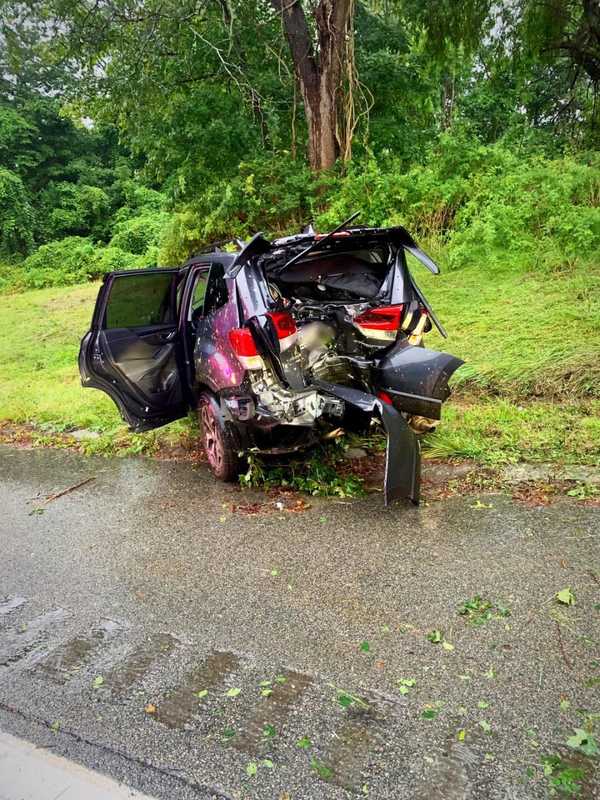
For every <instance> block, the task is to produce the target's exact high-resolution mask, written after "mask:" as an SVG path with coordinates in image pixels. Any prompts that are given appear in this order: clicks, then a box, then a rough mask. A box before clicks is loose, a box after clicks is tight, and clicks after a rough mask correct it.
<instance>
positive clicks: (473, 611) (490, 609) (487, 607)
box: [458, 594, 510, 625]
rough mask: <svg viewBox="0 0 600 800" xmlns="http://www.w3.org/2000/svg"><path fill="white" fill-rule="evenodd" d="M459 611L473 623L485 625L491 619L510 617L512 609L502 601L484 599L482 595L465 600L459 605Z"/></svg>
mask: <svg viewBox="0 0 600 800" xmlns="http://www.w3.org/2000/svg"><path fill="white" fill-rule="evenodd" d="M458 613H459V614H460V615H461V616H463V617H466V618H467V622H469V623H470V624H471V625H483V624H484V623H486V622H487V621H488V620H490V619H498V618H499V617H509V616H510V609H508V608H507V607H506V606H504V605H502V604H501V603H492V601H491V600H484V599H483V598H482V597H481V596H480V595H478V594H476V595H474V596H473V597H471V598H469V599H468V600H465V602H464V603H463V604H462V605H460V606H459V607H458Z"/></svg>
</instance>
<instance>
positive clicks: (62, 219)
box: [40, 182, 110, 241]
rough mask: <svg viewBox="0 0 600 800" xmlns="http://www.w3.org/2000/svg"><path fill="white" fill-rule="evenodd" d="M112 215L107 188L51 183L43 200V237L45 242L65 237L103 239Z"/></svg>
mask: <svg viewBox="0 0 600 800" xmlns="http://www.w3.org/2000/svg"><path fill="white" fill-rule="evenodd" d="M109 212H110V199H109V197H108V195H107V194H106V192H105V191H104V190H103V189H99V188H98V187H97V186H86V185H85V184H77V183H67V182H59V183H50V184H48V186H47V188H46V189H45V190H44V192H43V194H42V198H41V212H40V228H41V230H40V235H41V237H42V239H43V240H44V241H50V240H53V239H60V238H61V237H63V236H88V235H91V234H96V235H97V236H102V235H103V234H104V233H105V232H106V222H107V219H108V217H109Z"/></svg>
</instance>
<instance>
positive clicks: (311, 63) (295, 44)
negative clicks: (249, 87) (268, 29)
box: [271, 0, 353, 172]
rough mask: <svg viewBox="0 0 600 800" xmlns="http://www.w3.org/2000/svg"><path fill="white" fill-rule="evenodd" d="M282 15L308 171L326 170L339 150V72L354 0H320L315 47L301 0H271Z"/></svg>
mask: <svg viewBox="0 0 600 800" xmlns="http://www.w3.org/2000/svg"><path fill="white" fill-rule="evenodd" d="M271 2H272V4H273V6H274V7H275V9H276V10H277V12H278V13H280V14H281V19H282V22H283V27H284V31H285V36H286V39H287V41H288V44H289V47H290V52H291V56H292V61H293V64H294V69H295V71H296V75H297V76H298V82H299V84H300V91H301V92H302V99H303V103H304V113H305V116H306V123H307V126H308V160H309V163H310V166H311V168H312V169H313V170H315V171H316V172H317V171H320V170H324V169H331V167H333V165H334V164H335V160H336V158H337V157H338V154H339V147H338V141H337V137H336V129H337V119H338V113H339V100H340V95H341V85H340V84H341V76H342V68H343V65H344V59H345V53H346V48H345V37H346V35H347V33H348V28H349V22H350V18H351V13H352V8H353V0H320V2H319V5H318V6H317V8H316V10H315V13H314V17H315V25H316V32H317V47H316V48H315V46H314V45H313V39H312V36H311V32H310V29H309V27H308V23H307V20H306V16H305V14H304V11H303V9H302V6H301V4H300V0H271Z"/></svg>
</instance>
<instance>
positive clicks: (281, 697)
mask: <svg viewBox="0 0 600 800" xmlns="http://www.w3.org/2000/svg"><path fill="white" fill-rule="evenodd" d="M282 676H283V677H284V678H285V683H277V682H274V683H273V684H272V694H270V695H269V696H268V697H264V698H261V699H260V700H259V703H258V707H257V708H256V710H255V712H254V714H253V716H252V718H251V719H250V721H249V723H248V726H247V728H246V729H245V730H244V731H243V732H242V733H241V734H240V736H239V737H236V738H235V739H234V740H233V741H232V745H233V747H235V748H236V750H240V751H241V752H243V753H248V754H250V755H254V756H259V755H261V754H264V753H265V752H267V751H268V750H269V749H271V747H272V744H273V741H272V739H270V738H269V737H266V736H265V735H264V731H265V726H267V725H272V726H273V727H274V728H275V730H276V731H277V733H278V734H280V729H281V728H282V726H283V724H284V723H285V721H286V719H287V717H288V715H289V713H290V711H291V710H292V707H293V705H294V703H297V702H298V701H299V700H300V698H301V697H302V695H303V694H304V692H305V691H306V689H307V688H308V687H309V686H310V685H311V683H312V678H311V677H310V676H309V675H305V674H303V673H301V672H294V671H293V670H286V671H285V672H283V673H282Z"/></svg>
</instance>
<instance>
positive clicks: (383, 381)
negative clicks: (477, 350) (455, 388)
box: [373, 341, 464, 419]
mask: <svg viewBox="0 0 600 800" xmlns="http://www.w3.org/2000/svg"><path fill="white" fill-rule="evenodd" d="M462 364H464V361H461V359H460V358H456V356H453V355H450V353H440V352H438V351H437V350H428V349H427V348H426V347H414V346H413V345H411V344H408V342H407V341H401V342H398V344H396V345H394V347H393V348H392V349H391V350H390V351H389V352H388V353H387V354H386V355H385V356H384V357H383V358H382V359H381V360H379V361H378V362H377V364H376V365H375V366H374V367H373V383H374V384H376V385H377V386H379V387H381V388H382V389H385V391H386V392H388V393H389V394H390V395H391V396H392V399H393V401H394V406H395V407H396V408H399V409H401V410H402V411H406V412H407V413H409V414H418V415H420V416H423V417H429V418H430V419H440V418H441V409H442V403H443V402H444V401H445V400H447V399H448V397H449V396H450V389H449V387H448V380H449V379H450V377H451V376H452V374H453V373H454V372H456V370H457V369H458V368H459V367H460V366H461V365H462Z"/></svg>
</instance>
